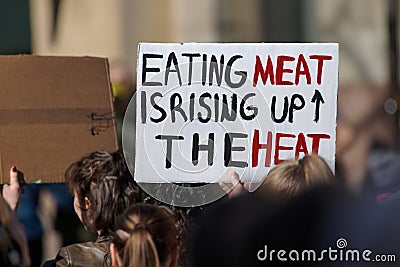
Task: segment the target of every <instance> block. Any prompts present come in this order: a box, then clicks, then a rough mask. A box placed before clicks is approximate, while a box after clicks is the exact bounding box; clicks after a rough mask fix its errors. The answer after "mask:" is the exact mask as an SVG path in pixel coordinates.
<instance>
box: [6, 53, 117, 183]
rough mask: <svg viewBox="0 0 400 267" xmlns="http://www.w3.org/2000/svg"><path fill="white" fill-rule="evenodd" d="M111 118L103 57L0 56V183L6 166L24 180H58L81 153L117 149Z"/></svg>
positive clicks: (110, 100) (112, 115)
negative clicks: (19, 172)
mask: <svg viewBox="0 0 400 267" xmlns="http://www.w3.org/2000/svg"><path fill="white" fill-rule="evenodd" d="M104 114H105V116H99V115H104ZM113 117H114V108H113V97H112V91H111V84H110V77H109V67H108V60H107V59H106V58H94V57H51V56H31V55H19V56H0V172H1V177H0V179H1V180H0V182H1V183H5V182H8V181H9V170H10V167H11V166H12V165H15V166H17V168H18V169H20V170H22V171H23V173H24V174H25V180H26V181H27V182H29V183H32V182H38V181H41V182H46V183H47V182H62V181H64V172H65V170H66V168H67V167H68V166H69V164H71V163H72V162H73V161H76V160H78V159H79V158H80V157H81V156H83V155H84V154H86V153H89V152H92V151H94V150H97V149H105V150H108V151H113V150H116V149H117V147H118V144H117V138H116V129H115V123H114V119H113ZM106 119H108V120H106Z"/></svg>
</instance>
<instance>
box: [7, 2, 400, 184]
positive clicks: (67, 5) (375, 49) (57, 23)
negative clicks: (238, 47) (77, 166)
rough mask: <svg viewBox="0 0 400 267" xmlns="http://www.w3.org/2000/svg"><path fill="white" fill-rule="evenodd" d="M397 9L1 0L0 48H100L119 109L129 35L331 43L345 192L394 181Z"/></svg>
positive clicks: (131, 44) (82, 51)
mask: <svg viewBox="0 0 400 267" xmlns="http://www.w3.org/2000/svg"><path fill="white" fill-rule="evenodd" d="M399 11H400V10H399V6H398V1H397V0H383V1H376V0H352V1H348V0H279V1H274V0H202V1H197V0H163V1H160V0H146V1H143V0H117V1H107V0H85V1H82V0H68V1H66V0H32V1H28V0H20V1H3V2H1V3H0V13H1V16H0V21H1V23H0V40H1V42H0V53H1V54H19V53H33V54H39V55H91V56H101V57H108V58H109V60H110V62H111V75H112V79H113V85H114V87H115V88H120V89H119V90H117V89H115V88H114V89H115V91H114V93H115V95H116V97H117V100H118V98H120V99H119V100H120V104H121V106H122V108H121V110H120V111H119V114H120V116H123V107H124V105H125V104H126V101H128V100H129V95H131V94H132V92H133V91H134V88H135V86H134V84H135V77H136V75H135V66H136V55H137V45H138V43H139V42H336V43H339V49H340V53H339V54H340V59H339V94H338V118H337V125H338V127H337V163H338V172H339V173H340V175H341V176H342V177H343V179H344V181H345V182H346V183H347V184H348V185H349V186H350V187H351V188H352V189H353V190H355V191H361V190H363V189H364V188H365V187H368V186H371V185H372V186H380V187H381V190H382V191H385V190H388V189H387V186H389V185H390V186H392V185H393V184H394V185H396V184H400V183H398V182H397V183H396V181H394V180H395V179H396V178H397V177H396V176H397V173H398V172H397V171H398V170H397V169H396V167H393V166H398V165H399V166H400V164H397V163H398V162H399V159H398V156H397V150H398V144H399V131H398V128H399V123H398V121H399V120H398V112H397V103H398V100H399V98H398V96H399V95H398V93H397V91H398V80H399V78H398V77H399V73H398V72H399V70H398V66H397V65H398V62H399V57H398V56H399V55H398V51H397V50H398V42H399V37H398V36H399V34H398V28H399V27H398V24H399V21H398V20H397V17H398V15H399ZM121 88H122V89H121ZM121 92H122V93H121ZM127 98H128V99H127ZM382 166H386V168H385V171H381V169H382ZM397 168H398V167H397ZM382 176H385V177H387V179H388V181H385V182H382V181H379V179H380V178H377V177H382ZM399 189H400V187H399Z"/></svg>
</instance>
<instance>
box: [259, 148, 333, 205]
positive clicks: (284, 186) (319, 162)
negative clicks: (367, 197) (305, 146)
mask: <svg viewBox="0 0 400 267" xmlns="http://www.w3.org/2000/svg"><path fill="white" fill-rule="evenodd" d="M333 181H334V174H333V172H332V170H331V169H330V168H329V166H328V164H327V163H326V162H325V160H324V159H323V158H321V157H320V156H318V155H316V154H308V155H305V156H304V157H303V158H302V159H299V160H286V161H284V162H282V163H281V164H279V165H278V166H276V167H275V168H273V169H272V170H271V171H270V172H269V173H268V175H267V177H266V178H265V180H264V182H263V183H262V185H261V186H260V188H259V189H258V190H257V192H259V194H266V193H268V194H273V195H274V196H278V197H283V198H285V197H287V198H291V197H293V196H296V195H298V194H300V193H302V192H304V191H306V190H308V189H310V188H312V187H314V186H318V185H324V184H332V183H333Z"/></svg>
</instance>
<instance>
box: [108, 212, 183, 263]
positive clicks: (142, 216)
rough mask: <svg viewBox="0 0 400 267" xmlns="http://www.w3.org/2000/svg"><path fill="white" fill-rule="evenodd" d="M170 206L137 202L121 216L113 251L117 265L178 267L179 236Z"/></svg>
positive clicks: (116, 229)
mask: <svg viewBox="0 0 400 267" xmlns="http://www.w3.org/2000/svg"><path fill="white" fill-rule="evenodd" d="M173 216H174V215H173V213H172V211H171V210H169V209H168V208H167V207H164V206H155V205H149V204H135V205H133V206H131V207H130V208H129V209H127V210H126V211H125V212H124V213H123V214H122V215H121V216H120V217H119V218H118V219H117V224H116V227H115V238H114V240H113V241H112V243H111V246H110V251H111V258H112V263H113V266H114V267H116V266H125V267H127V266H128V267H133V266H135V267H167V266H168V267H175V266H176V263H177V260H178V249H179V248H178V240H177V231H176V226H175V223H176V222H175V220H174V217H173Z"/></svg>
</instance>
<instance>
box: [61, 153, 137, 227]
mask: <svg viewBox="0 0 400 267" xmlns="http://www.w3.org/2000/svg"><path fill="white" fill-rule="evenodd" d="M65 181H66V183H67V185H68V188H69V190H70V191H71V192H72V193H73V194H76V196H77V198H78V202H79V205H80V209H82V210H83V211H84V212H83V216H82V217H83V218H82V223H83V224H84V226H85V227H86V229H88V230H90V231H100V233H101V234H106V233H107V232H109V231H113V230H114V227H115V220H116V218H117V217H118V216H119V215H120V214H121V213H122V212H123V211H124V210H125V209H126V208H127V207H129V206H130V204H132V203H136V202H139V201H140V200H141V193H140V192H141V191H140V189H139V187H138V186H137V184H136V183H135V182H134V180H133V178H132V176H131V175H130V173H129V170H128V168H127V166H126V163H125V159H124V157H123V155H122V153H121V152H120V151H117V152H114V153H109V152H107V151H103V150H99V151H95V152H92V153H90V154H88V155H86V156H84V157H83V158H81V159H80V160H79V161H77V162H74V163H72V164H71V165H70V166H69V167H68V169H67V170H66V172H65ZM85 197H87V198H88V199H89V201H90V208H89V210H86V209H85V208H83V207H84V205H83V204H84V199H85Z"/></svg>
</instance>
